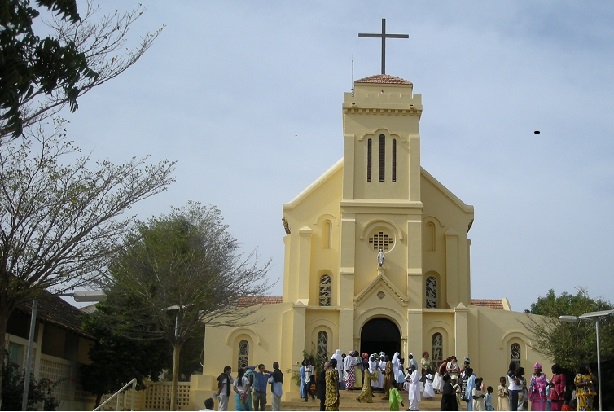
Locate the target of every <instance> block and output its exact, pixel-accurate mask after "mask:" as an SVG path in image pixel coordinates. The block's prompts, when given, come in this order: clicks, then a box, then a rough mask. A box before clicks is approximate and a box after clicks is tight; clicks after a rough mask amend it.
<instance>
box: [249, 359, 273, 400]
mask: <svg viewBox="0 0 614 412" xmlns="http://www.w3.org/2000/svg"><path fill="white" fill-rule="evenodd" d="M257 369H258V370H257V371H256V372H255V373H254V388H253V389H254V390H253V393H252V398H253V404H254V410H255V411H257V410H261V411H264V410H265V409H266V386H267V383H268V380H269V378H270V377H271V374H270V372H269V371H267V370H266V369H265V367H264V364H262V363H261V364H260V365H258V368H257Z"/></svg>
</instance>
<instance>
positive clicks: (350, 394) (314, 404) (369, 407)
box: [267, 389, 441, 411]
mask: <svg viewBox="0 0 614 412" xmlns="http://www.w3.org/2000/svg"><path fill="white" fill-rule="evenodd" d="M297 391H298V389H297ZM340 393H341V402H340V406H339V410H341V411H387V410H389V409H390V408H389V404H388V401H387V400H385V401H384V400H382V396H383V394H382V393H376V394H375V395H374V396H373V403H361V402H358V401H357V400H356V397H357V396H358V394H359V393H360V391H359V390H354V391H345V390H344V391H341V392H340ZM401 394H402V396H403V403H404V404H405V408H403V410H406V409H407V408H408V407H409V401H408V400H407V392H401ZM269 408H270V405H269V404H267V409H269ZM281 409H282V410H285V411H319V410H320V400H319V399H318V398H316V399H315V401H312V400H311V399H309V401H308V402H305V401H304V400H301V399H300V398H299V397H298V394H297V396H296V398H294V399H292V400H289V401H284V400H282V402H281ZM420 410H421V411H439V410H441V395H436V397H435V398H434V399H432V400H422V401H420Z"/></svg>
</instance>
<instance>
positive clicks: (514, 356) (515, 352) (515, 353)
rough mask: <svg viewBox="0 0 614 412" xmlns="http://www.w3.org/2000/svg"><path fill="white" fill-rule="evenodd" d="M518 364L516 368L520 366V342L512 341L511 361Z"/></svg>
mask: <svg viewBox="0 0 614 412" xmlns="http://www.w3.org/2000/svg"><path fill="white" fill-rule="evenodd" d="M511 362H514V363H515V364H516V369H518V367H519V366H520V344H519V343H512V344H511V345H510V363H511Z"/></svg>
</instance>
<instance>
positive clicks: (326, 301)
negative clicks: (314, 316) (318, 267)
mask: <svg viewBox="0 0 614 412" xmlns="http://www.w3.org/2000/svg"><path fill="white" fill-rule="evenodd" d="M331 289H332V279H331V277H330V275H327V274H325V275H322V276H321V277H320V294H319V298H320V299H319V300H320V306H330V305H331V295H332V293H331V292H332V290H331Z"/></svg>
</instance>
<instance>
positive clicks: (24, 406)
mask: <svg viewBox="0 0 614 412" xmlns="http://www.w3.org/2000/svg"><path fill="white" fill-rule="evenodd" d="M54 296H70V297H72V298H73V299H74V300H75V301H77V302H102V301H104V300H106V299H107V295H106V294H105V293H104V292H103V291H101V290H81V291H76V292H71V293H59V294H57V295H54ZM37 312H38V299H34V300H33V301H32V314H31V316H30V336H29V337H28V355H27V357H26V370H25V375H24V377H23V398H22V399H21V410H22V411H27V410H28V396H29V395H30V373H31V371H32V346H34V332H35V330H36V316H37Z"/></svg>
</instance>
